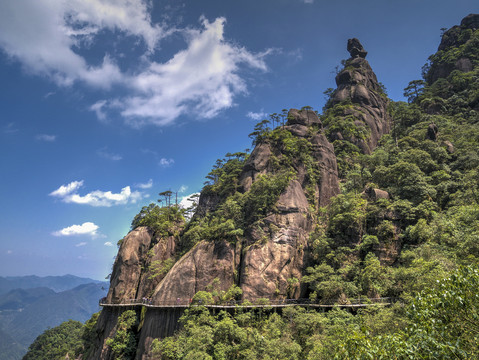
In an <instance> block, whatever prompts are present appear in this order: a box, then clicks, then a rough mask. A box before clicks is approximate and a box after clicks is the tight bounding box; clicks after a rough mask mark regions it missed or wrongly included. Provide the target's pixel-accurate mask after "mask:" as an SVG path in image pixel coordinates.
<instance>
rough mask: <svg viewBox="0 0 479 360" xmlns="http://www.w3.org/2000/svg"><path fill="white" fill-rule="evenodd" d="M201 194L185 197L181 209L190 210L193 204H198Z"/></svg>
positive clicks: (181, 202)
mask: <svg viewBox="0 0 479 360" xmlns="http://www.w3.org/2000/svg"><path fill="white" fill-rule="evenodd" d="M199 195H200V193H193V194H190V195H187V196H183V197H182V198H181V201H180V204H179V205H180V207H181V208H183V209H188V208H189V207H191V206H192V205H193V204H198V200H199Z"/></svg>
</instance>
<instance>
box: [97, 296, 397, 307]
mask: <svg viewBox="0 0 479 360" xmlns="http://www.w3.org/2000/svg"><path fill="white" fill-rule="evenodd" d="M398 301H399V299H397V298H390V297H386V298H372V299H361V300H359V299H353V300H350V301H349V302H348V303H346V304H339V303H336V304H321V303H318V302H314V301H311V300H310V299H281V300H277V299H274V300H269V299H264V298H260V299H256V301H253V302H250V301H241V300H238V301H226V302H223V303H219V304H209V303H202V302H201V301H191V300H190V299H187V300H185V299H178V300H177V301H176V302H172V301H165V302H155V301H151V299H147V298H144V299H129V300H126V301H124V302H122V303H119V304H114V303H108V302H107V298H106V297H105V298H102V299H100V302H99V305H100V306H102V307H132V306H145V307H148V308H158V309H168V308H189V307H198V306H204V307H206V308H209V309H235V308H238V309H256V308H285V307H291V306H301V307H309V308H325V309H332V308H345V309H347V308H361V307H368V306H377V305H379V306H390V305H392V304H393V303H395V302H398Z"/></svg>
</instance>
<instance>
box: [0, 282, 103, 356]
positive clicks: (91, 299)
mask: <svg viewBox="0 0 479 360" xmlns="http://www.w3.org/2000/svg"><path fill="white" fill-rule="evenodd" d="M107 290H108V282H101V281H98V280H93V279H88V278H80V277H77V276H73V275H65V276H47V277H38V276H17V277H0V360H18V359H21V358H22V357H23V355H24V354H25V353H26V351H27V349H28V346H29V345H30V344H31V343H32V342H33V340H35V338H36V337H37V336H38V335H40V334H41V333H42V332H43V331H45V330H46V329H47V328H49V327H55V326H58V325H59V324H61V323H62V322H64V321H67V320H69V319H72V320H78V321H81V322H85V321H86V320H88V319H89V318H90V317H91V315H92V314H93V313H95V312H97V311H99V310H100V308H99V306H98V300H99V299H100V298H102V297H103V296H105V295H106V292H107Z"/></svg>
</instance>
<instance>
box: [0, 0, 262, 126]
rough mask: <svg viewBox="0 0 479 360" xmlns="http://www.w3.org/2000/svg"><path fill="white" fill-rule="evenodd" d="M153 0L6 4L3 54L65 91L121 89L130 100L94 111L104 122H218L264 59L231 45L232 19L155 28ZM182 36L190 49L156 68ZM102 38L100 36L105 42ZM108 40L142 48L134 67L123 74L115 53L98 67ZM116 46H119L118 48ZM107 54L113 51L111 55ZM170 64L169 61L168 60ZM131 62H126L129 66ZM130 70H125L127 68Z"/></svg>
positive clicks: (0, 36)
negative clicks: (165, 42) (115, 116)
mask: <svg viewBox="0 0 479 360" xmlns="http://www.w3.org/2000/svg"><path fill="white" fill-rule="evenodd" d="M151 4H152V2H151V1H150V0H89V1H84V0H69V1H49V0H22V1H1V2H0V47H1V48H3V50H4V51H5V52H6V53H7V54H8V55H9V56H10V57H12V58H14V59H17V60H18V61H20V62H21V63H22V65H23V66H24V68H25V70H27V71H28V72H30V73H33V74H39V75H43V76H47V77H48V78H50V79H51V80H53V81H54V82H56V83H57V84H58V85H60V86H72V85H74V84H75V83H76V82H83V83H86V84H87V85H90V86H91V87H94V88H103V89H106V90H108V89H111V88H112V85H115V89H119V88H121V89H122V90H123V91H122V92H123V93H124V94H126V95H125V96H124V97H121V98H117V97H114V96H110V97H108V92H106V93H104V94H106V96H105V98H104V99H101V100H100V99H99V100H97V101H96V102H94V103H93V104H92V105H91V106H90V110H91V111H93V112H95V113H96V115H97V117H98V119H99V120H102V121H105V120H106V119H107V117H108V113H109V112H114V113H119V114H120V115H121V116H122V117H123V118H124V120H125V121H126V122H127V123H129V124H131V125H132V126H136V127H138V126H142V125H144V124H155V125H167V124H171V123H172V122H174V121H175V120H176V119H177V118H178V117H180V116H181V115H184V114H187V113H188V114H191V113H193V114H195V115H196V116H197V117H202V118H211V117H214V116H216V115H217V114H218V113H219V112H220V111H222V110H224V109H227V108H229V107H231V106H233V105H234V99H235V97H236V96H238V95H240V94H246V93H247V87H246V82H245V80H244V79H243V78H242V76H241V75H240V73H241V71H242V70H243V69H244V68H245V67H247V68H250V69H255V70H258V71H266V70H267V66H266V63H265V61H264V57H265V56H266V55H267V54H269V53H270V51H269V50H266V51H264V52H262V53H252V52H250V51H248V50H247V49H245V48H244V47H241V46H238V45H236V44H233V43H232V42H229V41H227V40H226V39H225V38H224V27H225V21H226V20H225V19H224V18H217V19H215V20H214V21H212V22H210V21H208V20H207V19H205V18H202V19H200V20H201V27H200V28H197V29H194V28H192V27H189V28H187V29H178V28H169V27H166V26H165V25H159V24H154V23H153V22H152V20H151V16H150V12H151V6H152V5H151ZM172 33H177V34H181V35H182V36H183V37H184V39H185V40H186V47H185V48H184V49H182V50H180V51H178V52H177V53H176V54H171V56H170V57H169V59H168V57H167V59H166V60H165V61H163V62H158V61H155V60H154V59H155V56H154V55H155V54H156V52H157V51H158V49H159V41H160V40H161V39H163V38H165V37H167V36H169V35H171V34H172ZM100 34H101V35H102V36H99V35H100ZM105 34H113V35H115V39H116V41H117V42H118V44H119V46H121V44H122V41H130V42H129V43H128V44H131V39H136V40H139V41H138V42H137V43H139V44H142V45H143V46H140V45H136V48H134V49H133V51H131V52H130V54H129V56H132V57H136V61H132V63H134V66H135V67H132V68H129V69H122V68H121V66H119V63H120V61H119V58H117V56H119V55H116V52H115V51H113V50H111V51H110V52H109V53H106V54H105V55H104V56H103V58H100V59H98V58H97V59H92V58H91V57H92V56H93V55H92V54H91V53H89V52H88V50H89V48H91V47H92V46H93V45H97V44H99V42H100V41H104V36H105ZM111 46H113V47H114V46H115V45H111ZM107 51H108V50H107ZM162 58H164V55H163V56H162ZM123 63H124V61H123V62H122V64H123ZM123 66H126V65H125V64H124V65H123Z"/></svg>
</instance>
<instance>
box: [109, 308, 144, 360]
mask: <svg viewBox="0 0 479 360" xmlns="http://www.w3.org/2000/svg"><path fill="white" fill-rule="evenodd" d="M137 327H138V317H137V314H136V312H135V311H134V310H127V311H124V312H123V313H122V314H121V315H120V317H119V318H118V323H117V324H116V327H115V334H114V335H113V337H112V338H109V339H108V340H107V341H106V345H108V346H109V347H110V348H111V351H112V353H113V358H114V359H118V360H128V359H132V358H134V357H135V354H136V346H137V344H138V338H137V336H136V332H137Z"/></svg>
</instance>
